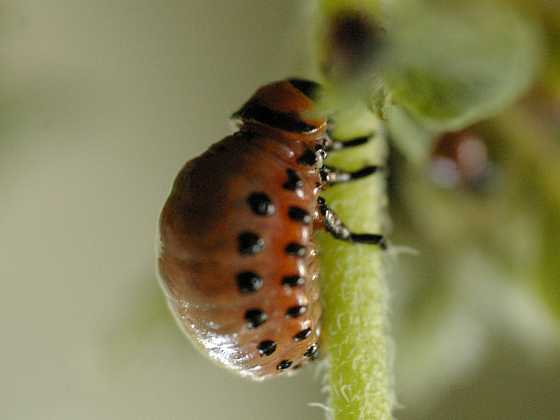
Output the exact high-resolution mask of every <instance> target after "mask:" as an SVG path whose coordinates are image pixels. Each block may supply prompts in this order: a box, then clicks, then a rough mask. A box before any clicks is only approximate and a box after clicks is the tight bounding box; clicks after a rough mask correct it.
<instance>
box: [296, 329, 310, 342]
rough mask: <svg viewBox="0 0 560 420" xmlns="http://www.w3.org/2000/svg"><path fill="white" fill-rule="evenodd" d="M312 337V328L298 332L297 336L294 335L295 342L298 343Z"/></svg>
mask: <svg viewBox="0 0 560 420" xmlns="http://www.w3.org/2000/svg"><path fill="white" fill-rule="evenodd" d="M310 335H311V328H306V329H304V330H301V331H300V332H298V333H297V334H296V335H294V337H293V338H294V341H295V342H298V341H303V340H305V339H306V338H309V336H310Z"/></svg>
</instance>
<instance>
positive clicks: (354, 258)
mask: <svg viewBox="0 0 560 420" xmlns="http://www.w3.org/2000/svg"><path fill="white" fill-rule="evenodd" d="M336 121H337V130H336V132H335V135H336V136H337V137H339V138H350V137H352V136H357V135H364V134H367V133H371V132H372V131H374V130H375V132H376V133H377V134H376V135H374V137H373V138H372V141H370V142H369V143H368V144H367V145H365V146H361V147H358V148H355V149H351V150H346V151H342V152H338V153H336V154H333V156H332V159H329V164H332V165H333V166H334V165H336V166H338V167H341V168H345V169H350V170H354V169H357V168H359V167H361V166H363V165H367V164H377V165H384V162H385V160H386V155H387V147H386V143H385V139H384V136H383V133H382V131H381V125H380V124H379V122H378V121H377V119H376V117H374V116H373V115H372V114H371V113H370V112H369V111H367V110H366V109H365V107H363V108H359V109H358V108H357V109H351V110H347V111H345V112H344V113H343V114H340V115H337V118H336ZM385 179H386V176H385V174H384V173H380V174H376V175H373V176H370V177H367V178H365V179H363V180H359V181H355V182H352V183H349V184H345V185H339V186H335V187H332V188H331V189H330V190H328V191H326V192H325V194H324V197H325V199H326V200H327V202H328V203H329V205H330V206H332V208H333V209H334V210H335V211H336V212H337V214H339V216H340V217H341V218H342V220H344V221H345V223H346V224H347V225H348V226H349V227H350V229H352V230H353V231H355V232H380V229H381V226H382V224H383V223H382V221H383V218H384V212H383V208H384V207H385V205H386V201H387V198H386V195H385ZM319 243H320V250H321V289H322V299H323V308H324V314H323V333H322V334H323V338H324V346H325V347H326V350H327V354H328V361H329V366H330V367H329V372H328V387H329V391H330V394H329V395H330V401H329V405H330V409H331V412H332V417H333V418H334V420H388V419H391V418H392V416H391V409H392V405H393V393H392V387H391V383H392V381H391V378H392V375H391V373H390V371H391V366H390V362H389V359H390V358H389V354H388V353H389V351H388V338H387V334H386V324H387V322H386V318H387V288H386V284H385V277H384V270H383V262H382V258H383V253H382V252H381V251H380V250H379V248H378V247H376V246H372V245H353V244H348V243H345V242H342V241H337V240H333V239H332V238H330V237H328V235H326V234H325V235H321V236H320V238H319Z"/></svg>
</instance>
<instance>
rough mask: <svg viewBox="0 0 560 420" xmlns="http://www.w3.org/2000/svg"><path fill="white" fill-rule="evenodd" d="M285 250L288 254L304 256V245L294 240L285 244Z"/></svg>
mask: <svg viewBox="0 0 560 420" xmlns="http://www.w3.org/2000/svg"><path fill="white" fill-rule="evenodd" d="M285 251H286V254H288V255H294V256H296V257H303V256H305V247H304V246H303V245H301V244H298V243H296V242H291V243H289V244H288V245H286V248H285Z"/></svg>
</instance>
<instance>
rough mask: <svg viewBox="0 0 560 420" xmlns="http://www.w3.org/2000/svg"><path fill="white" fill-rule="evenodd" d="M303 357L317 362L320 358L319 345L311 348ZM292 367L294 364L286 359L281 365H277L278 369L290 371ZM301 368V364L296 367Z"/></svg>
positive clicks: (315, 344)
mask: <svg viewBox="0 0 560 420" xmlns="http://www.w3.org/2000/svg"><path fill="white" fill-rule="evenodd" d="M303 355H304V357H306V358H307V359H310V360H316V359H317V358H318V357H319V346H318V345H317V343H314V344H312V345H311V346H309V347H308V348H307V350H306V351H305V353H304V354H303ZM292 365H293V362H292V361H291V360H288V359H285V360H282V361H281V362H280V363H278V365H276V369H277V370H286V369H289V368H290V367H291V366H292ZM300 367H301V364H298V365H295V366H294V369H299V368H300Z"/></svg>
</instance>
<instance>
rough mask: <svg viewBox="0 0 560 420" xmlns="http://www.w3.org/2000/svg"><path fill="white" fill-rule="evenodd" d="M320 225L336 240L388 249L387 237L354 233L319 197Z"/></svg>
mask: <svg viewBox="0 0 560 420" xmlns="http://www.w3.org/2000/svg"><path fill="white" fill-rule="evenodd" d="M318 205H319V215H318V216H319V220H318V222H319V224H320V225H322V226H323V227H324V228H325V229H326V230H327V232H329V233H330V234H331V235H332V236H333V237H334V238H336V239H340V240H342V241H347V242H354V243H359V244H370V245H378V246H379V247H380V248H381V249H387V244H386V242H385V237H384V236H383V235H379V234H375V233H354V232H351V231H350V229H348V228H347V227H346V225H345V224H344V223H342V220H340V218H339V217H338V216H337V214H336V213H335V212H334V211H333V210H332V209H330V208H329V206H327V203H326V202H325V199H324V198H322V197H319V200H318Z"/></svg>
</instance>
